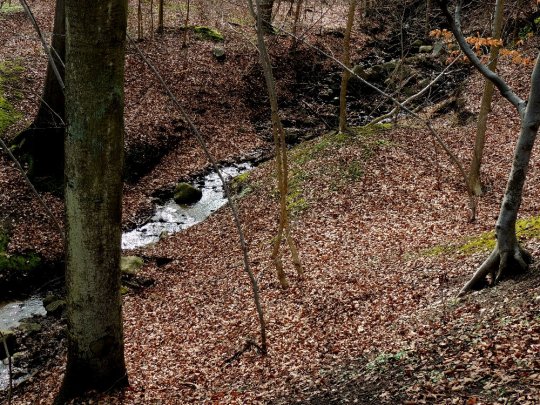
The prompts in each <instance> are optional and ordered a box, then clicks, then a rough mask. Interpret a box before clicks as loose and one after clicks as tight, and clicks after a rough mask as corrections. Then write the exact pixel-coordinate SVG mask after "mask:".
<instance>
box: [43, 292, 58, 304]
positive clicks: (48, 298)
mask: <svg viewBox="0 0 540 405" xmlns="http://www.w3.org/2000/svg"><path fill="white" fill-rule="evenodd" d="M59 299H60V297H58V296H56V295H54V294H48V295H47V296H46V297H45V298H43V306H44V307H46V306H47V305H49V304H51V303H53V302H54V301H58V300H59Z"/></svg>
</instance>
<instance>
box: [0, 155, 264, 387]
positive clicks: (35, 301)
mask: <svg viewBox="0 0 540 405" xmlns="http://www.w3.org/2000/svg"><path fill="white" fill-rule="evenodd" d="M252 168H253V166H252V164H250V163H247V162H246V163H240V164H237V165H232V166H227V167H223V168H221V169H220V170H221V172H222V174H223V177H224V178H225V180H226V181H229V180H230V179H231V178H233V177H235V176H238V175H239V174H242V173H245V172H247V171H249V170H251V169H252ZM194 185H195V186H196V187H197V188H199V189H200V190H201V191H202V198H201V199H200V201H198V202H197V203H195V204H192V205H178V204H176V203H175V202H174V200H172V199H170V200H168V201H166V202H165V203H163V204H159V205H157V206H156V209H155V213H154V215H153V216H152V218H150V220H149V221H148V222H147V223H145V224H144V225H142V226H140V227H138V228H136V229H134V230H132V231H130V232H125V233H124V234H123V235H122V249H135V248H138V247H142V246H146V245H148V244H150V243H155V242H157V241H159V239H160V238H161V237H163V236H164V235H170V234H173V233H176V232H180V231H182V230H183V229H187V228H189V227H190V226H193V225H195V224H198V223H199V222H202V221H204V220H205V219H206V218H208V216H209V215H211V214H212V213H213V212H215V211H216V210H217V209H219V208H220V207H222V206H223V205H225V204H226V203H227V198H226V197H225V195H224V192H223V184H221V180H220V179H219V176H218V175H217V173H216V172H215V171H212V172H210V173H209V174H207V175H206V176H204V177H202V178H200V179H199V180H196V181H195V182H194ZM45 314H46V311H45V308H44V307H43V303H42V300H41V299H40V298H36V297H32V298H29V299H27V300H26V301H15V302H10V303H6V304H1V303H0V330H9V329H13V328H15V327H17V326H18V325H19V323H20V321H21V320H22V319H24V318H28V317H30V316H32V315H45ZM24 378H25V376H22V377H21V379H24ZM18 381H19V380H18ZM18 381H17V382H18ZM8 383H9V372H8V366H7V361H6V362H0V391H1V390H3V389H6V388H7V386H8Z"/></svg>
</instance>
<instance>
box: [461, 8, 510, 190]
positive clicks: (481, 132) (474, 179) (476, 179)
mask: <svg viewBox="0 0 540 405" xmlns="http://www.w3.org/2000/svg"><path fill="white" fill-rule="evenodd" d="M503 12H504V0H497V3H496V5H495V19H494V21H493V38H496V39H500V38H501V33H502V26H503V15H504V13H503ZM498 57H499V47H498V46H492V47H491V50H490V52H489V63H488V67H489V69H491V70H492V71H493V72H495V70H496V69H497V59H498ZM493 90H494V87H493V83H491V81H489V80H487V79H485V84H484V93H483V95H482V102H481V104H480V113H479V115H478V124H477V127H476V139H475V144H474V152H473V157H472V160H471V167H470V169H469V187H470V188H471V190H472V191H473V193H474V194H475V195H482V194H483V187H482V182H481V179H480V167H481V165H482V156H483V154H484V145H485V143H486V130H487V120H488V115H489V112H490V111H491V100H492V98H493Z"/></svg>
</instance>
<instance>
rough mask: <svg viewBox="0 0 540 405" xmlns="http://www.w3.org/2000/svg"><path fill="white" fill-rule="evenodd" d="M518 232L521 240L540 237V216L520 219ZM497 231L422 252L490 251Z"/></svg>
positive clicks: (434, 254)
mask: <svg viewBox="0 0 540 405" xmlns="http://www.w3.org/2000/svg"><path fill="white" fill-rule="evenodd" d="M516 234H517V237H518V239H519V240H527V239H540V216H535V217H530V218H522V219H518V220H517V222H516ZM495 245H496V239H495V232H494V231H489V232H483V233H481V234H480V235H478V236H474V237H472V238H467V239H465V240H464V241H463V242H461V243H460V244H456V245H437V246H434V247H432V248H429V249H426V250H425V251H423V252H422V254H423V255H425V256H438V255H441V254H450V253H460V254H465V255H470V254H473V253H479V252H489V251H491V250H493V249H494V248H495Z"/></svg>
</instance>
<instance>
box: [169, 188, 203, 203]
mask: <svg viewBox="0 0 540 405" xmlns="http://www.w3.org/2000/svg"><path fill="white" fill-rule="evenodd" d="M201 198H202V191H201V190H199V189H198V188H196V187H193V186H192V185H191V184H188V183H178V184H177V185H176V188H175V189H174V201H175V202H176V203H177V204H193V203H196V202H197V201H199V200H200V199H201Z"/></svg>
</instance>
